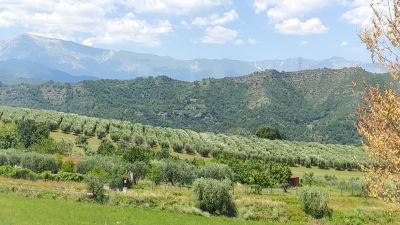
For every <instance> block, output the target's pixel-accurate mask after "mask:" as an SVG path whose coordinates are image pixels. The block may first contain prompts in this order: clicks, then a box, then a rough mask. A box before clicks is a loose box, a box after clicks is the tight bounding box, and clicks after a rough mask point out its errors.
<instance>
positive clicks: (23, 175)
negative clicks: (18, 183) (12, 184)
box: [0, 166, 38, 180]
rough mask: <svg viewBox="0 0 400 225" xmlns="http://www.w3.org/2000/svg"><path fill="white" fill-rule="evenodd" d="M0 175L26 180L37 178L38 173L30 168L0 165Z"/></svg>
mask: <svg viewBox="0 0 400 225" xmlns="http://www.w3.org/2000/svg"><path fill="white" fill-rule="evenodd" d="M0 176H4V177H11V178H16V179H27V180H36V179H37V178H38V175H37V174H36V173H34V172H32V170H29V169H25V168H14V167H11V166H0Z"/></svg>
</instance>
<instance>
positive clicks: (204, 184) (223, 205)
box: [193, 178, 237, 217]
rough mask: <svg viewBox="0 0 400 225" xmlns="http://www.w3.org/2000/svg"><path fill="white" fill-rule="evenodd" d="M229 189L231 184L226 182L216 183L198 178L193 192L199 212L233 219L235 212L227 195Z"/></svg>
mask: <svg viewBox="0 0 400 225" xmlns="http://www.w3.org/2000/svg"><path fill="white" fill-rule="evenodd" d="M231 188H232V185H231V182H230V181H228V180H225V181H218V180H214V179H204V178H200V179H197V180H196V181H195V182H194V184H193V191H194V193H195V195H196V198H197V201H198V207H199V208H200V209H201V210H203V211H206V212H209V213H211V214H216V215H225V216H230V217H234V216H236V215H237V212H236V207H235V204H234V203H233V201H232V196H231V194H230V193H229V191H230V190H231Z"/></svg>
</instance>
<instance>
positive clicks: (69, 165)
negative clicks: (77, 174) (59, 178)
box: [61, 161, 75, 173]
mask: <svg viewBox="0 0 400 225" xmlns="http://www.w3.org/2000/svg"><path fill="white" fill-rule="evenodd" d="M74 169H75V163H74V162H73V161H66V162H64V163H63V164H62V166H61V170H62V171H63V172H67V173H72V172H74Z"/></svg>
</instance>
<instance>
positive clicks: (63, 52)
mask: <svg viewBox="0 0 400 225" xmlns="http://www.w3.org/2000/svg"><path fill="white" fill-rule="evenodd" d="M10 59H19V60H22V61H29V62H34V63H38V64H41V65H43V66H45V67H47V68H49V69H51V70H54V71H62V72H65V73H67V74H70V75H73V76H91V77H97V78H104V79H133V78H136V77H141V76H145V77H146V76H160V75H167V76H169V77H171V78H173V79H176V80H184V81H193V80H201V79H205V78H209V77H214V78H221V77H236V76H240V75H246V74H250V73H252V72H255V71H263V70H266V69H274V70H277V71H287V72H292V71H299V70H308V69H317V68H332V69H340V68H345V67H355V66H360V67H362V68H364V69H366V70H368V71H371V72H385V70H384V68H382V67H379V66H377V65H374V64H371V63H363V62H356V61H351V60H346V59H344V58H342V57H337V56H335V57H332V58H329V59H325V60H313V59H307V58H303V57H295V58H288V59H283V60H264V61H253V62H250V61H240V60H230V59H193V60H178V59H175V58H172V57H170V56H157V55H152V54H144V53H135V52H130V51H124V50H121V51H119V50H107V49H100V48H93V47H89V46H85V45H81V44H79V43H75V42H72V41H64V40H61V39H57V38H49V37H45V36H41V35H37V34H31V33H28V34H21V35H18V36H16V37H14V38H12V39H10V40H6V41H3V42H0V61H6V60H10Z"/></svg>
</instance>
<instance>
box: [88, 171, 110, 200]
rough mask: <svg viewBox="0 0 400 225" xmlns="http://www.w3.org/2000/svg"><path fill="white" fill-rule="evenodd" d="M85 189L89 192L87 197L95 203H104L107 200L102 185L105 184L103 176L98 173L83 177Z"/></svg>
mask: <svg viewBox="0 0 400 225" xmlns="http://www.w3.org/2000/svg"><path fill="white" fill-rule="evenodd" d="M85 182H86V186H87V190H88V192H89V193H90V195H89V199H92V200H94V201H95V202H97V203H105V202H107V200H108V196H107V195H106V191H105V190H104V185H105V184H106V182H105V179H104V177H102V176H101V175H98V174H90V175H88V176H86V178H85Z"/></svg>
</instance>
